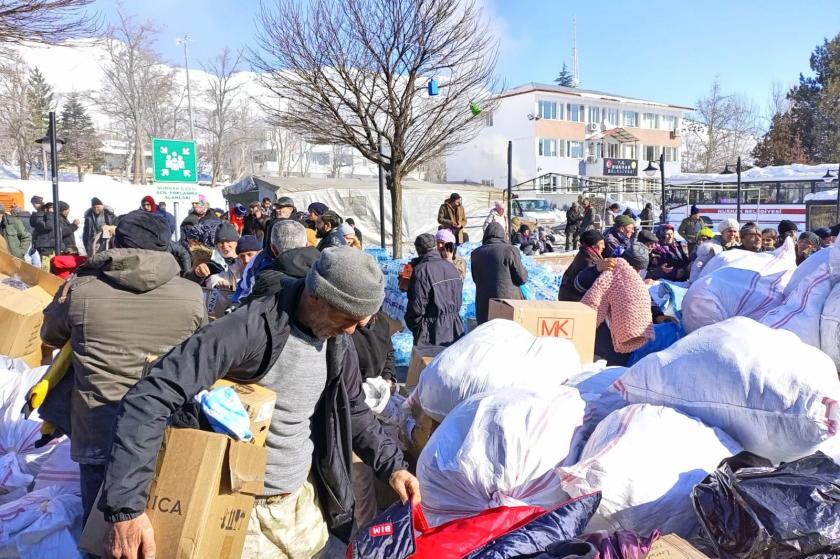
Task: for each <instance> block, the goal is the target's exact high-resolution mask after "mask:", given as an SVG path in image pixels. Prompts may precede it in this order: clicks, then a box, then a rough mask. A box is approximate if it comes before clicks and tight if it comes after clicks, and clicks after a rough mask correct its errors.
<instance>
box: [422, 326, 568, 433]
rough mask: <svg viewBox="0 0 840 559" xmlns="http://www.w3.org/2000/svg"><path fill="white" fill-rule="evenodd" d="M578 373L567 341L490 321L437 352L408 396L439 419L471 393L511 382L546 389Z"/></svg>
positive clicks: (499, 387) (504, 386)
mask: <svg viewBox="0 0 840 559" xmlns="http://www.w3.org/2000/svg"><path fill="white" fill-rule="evenodd" d="M579 372H580V358H579V357H578V353H577V350H576V349H575V346H574V344H573V343H572V342H571V341H569V340H565V339H561V338H551V337H545V338H538V337H536V336H534V335H533V334H531V333H530V332H528V331H527V330H526V329H525V328H524V327H522V326H520V325H519V324H517V323H516V322H513V321H511V320H502V319H497V320H491V321H490V322H486V323H484V324H482V325H481V326H479V327H478V328H476V329H475V330H473V331H472V332H470V333H469V334H468V335H467V336H464V337H463V338H461V339H460V340H458V341H457V342H455V343H454V344H452V345H451V346H449V347H448V348H446V349H445V350H444V351H443V352H441V353H440V354H438V355H437V357H435V358H434V360H433V361H432V362H431V363H429V365H427V366H426V368H425V369H423V374H422V375H420V382H419V383H418V385H417V388H415V390H414V392H412V393H411V397H410V398H409V401H410V402H414V401H416V402H417V403H419V404H420V406H421V407H422V408H423V411H424V412H425V413H426V414H427V415H429V417H431V418H432V419H434V420H435V421H443V418H444V417H446V414H448V413H449V412H450V411H451V410H452V409H453V408H454V407H455V406H457V405H458V404H460V403H461V402H463V401H464V400H466V399H467V398H469V397H471V396H474V395H476V394H482V393H485V392H493V391H496V390H499V389H502V388H511V387H518V388H526V389H527V388H533V389H537V390H548V391H550V390H552V389H553V388H555V387H558V386H560V385H561V384H562V383H563V382H564V381H566V380H567V379H568V378H569V377H570V376H573V375H576V374H578V373H579Z"/></svg>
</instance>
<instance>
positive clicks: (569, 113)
mask: <svg viewBox="0 0 840 559" xmlns="http://www.w3.org/2000/svg"><path fill="white" fill-rule="evenodd" d="M566 120H571V121H572V122H583V105H575V104H572V103H566Z"/></svg>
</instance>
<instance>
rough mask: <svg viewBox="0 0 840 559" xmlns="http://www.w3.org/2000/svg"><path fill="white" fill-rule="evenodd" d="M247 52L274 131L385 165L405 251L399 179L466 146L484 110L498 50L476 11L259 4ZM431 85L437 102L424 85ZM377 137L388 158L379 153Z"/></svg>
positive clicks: (392, 4)
mask: <svg viewBox="0 0 840 559" xmlns="http://www.w3.org/2000/svg"><path fill="white" fill-rule="evenodd" d="M258 19H259V22H260V31H259V35H258V44H259V47H260V52H255V53H252V56H251V59H252V63H253V65H254V67H255V68H256V69H258V70H260V71H261V72H262V80H263V84H264V85H265V86H266V87H267V88H268V89H269V90H270V91H271V92H272V93H273V94H274V95H276V96H277V97H278V98H279V99H280V101H281V103H280V105H279V108H276V107H267V108H266V109H267V110H268V111H270V114H271V115H272V116H273V117H274V118H275V121H276V122H277V124H278V125H281V126H284V127H287V128H289V129H291V130H295V131H297V132H300V133H301V134H304V135H305V136H306V137H307V139H310V140H311V141H313V142H315V143H322V144H339V145H347V146H351V147H352V148H354V149H356V150H357V151H358V152H359V153H360V154H361V155H362V156H363V157H365V158H366V159H368V160H370V161H372V162H374V163H381V164H382V165H383V167H384V169H385V170H386V172H387V181H388V188H389V190H390V194H391V209H392V216H393V221H392V224H391V225H392V231H393V242H394V254H395V255H399V254H401V252H402V220H403V217H402V212H403V208H402V187H401V181H402V179H403V177H404V176H405V175H406V174H408V173H410V172H411V171H412V170H414V169H416V168H417V167H418V166H419V165H421V164H422V163H423V162H424V161H427V160H428V159H430V158H433V157H439V156H440V155H442V154H443V153H444V152H445V151H446V150H449V149H451V148H454V147H456V146H458V145H459V144H462V143H464V142H467V141H469V140H470V139H472V138H473V137H474V136H475V134H477V132H478V130H479V128H480V126H481V120H480V119H476V118H475V117H474V114H473V112H471V107H470V105H471V103H472V109H478V108H482V109H484V110H492V108H493V106H494V105H495V103H496V101H495V99H494V97H493V96H494V93H493V91H494V90H497V89H498V88H499V85H500V84H499V83H498V82H497V80H496V78H495V67H496V60H497V57H498V47H497V43H496V41H495V39H494V37H493V35H492V33H490V31H489V28H488V23H487V21H486V19H485V18H484V16H483V14H482V12H481V9H480V8H479V7H478V6H477V5H476V3H475V1H474V0H462V1H460V2H458V1H452V0H426V1H423V2H418V1H417V0H312V1H311V2H309V3H307V4H305V5H300V3H297V2H293V1H291V0H275V1H274V2H273V3H271V4H263V6H262V9H261V11H260V14H259V16H258ZM430 79H435V80H437V82H438V84H439V86H440V89H439V90H440V94H439V95H436V96H429V95H428V94H427V93H426V85H427V82H428V81H429V80H430ZM379 136H381V137H382V138H383V141H384V143H385V144H386V145H387V146H388V147H390V150H389V151H388V153H389V155H387V156H384V155H381V154H380V153H379V150H378V149H377V138H378V137H379Z"/></svg>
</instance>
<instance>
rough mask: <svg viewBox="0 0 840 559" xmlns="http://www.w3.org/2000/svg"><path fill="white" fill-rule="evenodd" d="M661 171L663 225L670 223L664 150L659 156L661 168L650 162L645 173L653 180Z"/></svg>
mask: <svg viewBox="0 0 840 559" xmlns="http://www.w3.org/2000/svg"><path fill="white" fill-rule="evenodd" d="M657 171H659V181H660V185H659V186H660V189H661V193H660V194H661V196H662V212H661V214H660V215H661V217H660V219H661V222H662V224H665V223H668V206H667V205H666V203H665V150H664V149H663V150H662V153H660V154H659V167H657V166H656V165H654V164H653V161H651V160H648V166H647V167H645V169H644V171H643V173H644V174H645V175H647V176H648V177H650V178H653V175H655V174H656V172H657Z"/></svg>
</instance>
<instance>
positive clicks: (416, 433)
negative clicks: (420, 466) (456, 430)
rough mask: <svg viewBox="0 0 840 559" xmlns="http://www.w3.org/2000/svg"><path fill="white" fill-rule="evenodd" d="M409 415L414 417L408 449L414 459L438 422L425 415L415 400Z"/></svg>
mask: <svg viewBox="0 0 840 559" xmlns="http://www.w3.org/2000/svg"><path fill="white" fill-rule="evenodd" d="M411 417H413V418H414V422H415V426H414V430H413V431H412V432H411V445H410V447H411V448H410V450H411V454H412V455H413V457H414V458H415V459H416V458H419V457H420V453H421V452H422V451H423V449H424V448H425V447H426V443H428V442H429V439H430V438H431V436H432V433H434V432H435V430H436V429H437V428H438V427H439V426H440V423H438V422H437V421H435V420H434V419H432V418H431V417H429V416H428V415H426V412H424V411H423V408H421V407H420V404H419V403H417V402H414V403H412V404H411Z"/></svg>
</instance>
